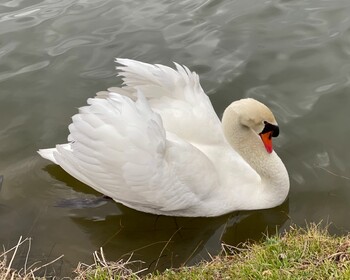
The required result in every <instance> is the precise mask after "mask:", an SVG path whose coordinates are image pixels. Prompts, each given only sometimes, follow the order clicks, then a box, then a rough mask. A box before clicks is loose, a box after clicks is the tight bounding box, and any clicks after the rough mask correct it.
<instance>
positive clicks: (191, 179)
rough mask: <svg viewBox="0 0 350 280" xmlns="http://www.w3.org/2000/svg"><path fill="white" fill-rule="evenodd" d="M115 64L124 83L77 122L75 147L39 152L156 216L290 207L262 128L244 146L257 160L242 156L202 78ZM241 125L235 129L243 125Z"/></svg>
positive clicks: (179, 69)
mask: <svg viewBox="0 0 350 280" xmlns="http://www.w3.org/2000/svg"><path fill="white" fill-rule="evenodd" d="M117 62H118V63H119V64H121V65H122V66H119V67H118V68H117V69H118V70H119V71H120V75H121V76H122V77H123V81H124V86H123V87H121V88H118V87H114V88H110V89H109V90H108V91H106V92H99V93H97V96H96V97H95V98H89V99H88V101H87V103H88V106H85V107H81V108H79V113H78V114H76V115H75V116H73V118H72V119H73V122H72V124H70V125H69V131H70V135H69V136H68V141H69V143H68V144H63V145H57V146H56V148H52V149H42V150H39V154H40V155H41V156H42V157H44V158H46V159H48V160H50V161H52V162H54V163H56V164H58V165H60V166H61V167H62V168H63V169H64V170H65V171H67V172H68V173H69V174H71V175H72V176H74V177H75V178H77V179H78V180H80V181H82V182H84V183H85V184H87V185H89V186H91V187H92V188H94V189H95V190H97V191H99V192H101V193H103V194H105V195H107V196H109V197H111V198H113V199H114V200H115V201H117V202H120V203H122V204H124V205H126V206H129V207H131V208H134V209H137V210H140V211H144V212H149V213H154V214H163V215H175V216H216V215H222V214H224V213H227V212H231V211H234V210H239V209H259V208H267V207H273V206H275V205H278V204H280V203H282V202H283V200H284V199H285V197H286V195H287V193H288V189H289V180H288V174H287V172H286V170H285V168H284V165H283V163H282V162H281V161H280V159H279V158H278V156H277V155H276V154H275V152H273V153H271V154H269V153H267V152H266V151H265V150H264V145H263V144H262V142H261V140H260V138H259V137H258V133H259V132H260V131H254V133H255V135H256V136H255V135H253V136H251V135H250V139H248V140H246V141H245V142H246V145H247V146H248V145H249V146H250V147H251V149H252V155H251V157H252V158H253V163H252V160H251V159H250V158H249V156H248V157H247V156H246V155H245V153H244V152H243V153H240V151H236V150H237V148H236V147H235V144H233V142H232V141H231V140H230V139H227V135H226V137H225V134H226V133H225V131H224V130H223V125H222V124H221V122H220V120H219V118H218V117H217V115H216V114H215V111H214V109H213V107H212V105H211V103H210V100H209V98H208V96H207V95H206V94H205V93H204V92H203V90H202V88H201V86H200V83H199V78H198V76H197V74H195V73H193V72H192V73H191V72H190V70H189V69H188V68H186V67H183V66H179V65H178V64H176V70H174V69H172V68H169V67H167V66H164V65H150V64H146V63H142V62H138V61H134V60H129V59H117ZM238 102H239V101H238ZM255 102H256V103H257V104H258V105H257V104H256V103H255ZM241 103H242V102H241ZM243 103H244V102H243ZM246 103H247V102H246ZM248 103H251V102H248ZM252 103H253V105H250V106H253V107H254V106H257V107H256V108H257V110H256V111H258V112H261V111H264V110H265V106H264V105H263V104H261V103H259V102H257V101H254V102H252ZM232 104H234V103H232ZM232 104H231V107H232ZM243 106H244V105H243ZM260 106H264V110H262V109H261V108H260ZM233 107H234V106H233ZM228 108H230V107H228ZM267 110H268V109H267ZM226 111H227V112H228V113H230V111H231V110H226ZM248 111H249V110H248ZM268 111H269V110H268ZM270 113H271V112H270V111H269V113H266V112H263V113H262V119H261V120H258V122H259V125H258V126H259V129H262V128H263V127H260V122H261V123H262V122H263V121H269V122H270V123H273V122H275V120H274V118H273V116H272V118H273V119H271V116H270ZM225 114H226V112H225ZM227 115H228V114H227ZM264 115H265V116H264ZM271 115H272V113H271ZM266 116H267V117H266ZM263 117H266V118H264V119H263ZM228 119H231V118H228ZM238 119H239V118H234V121H233V123H232V127H238V128H239V127H240V126H242V124H239V123H238V121H239V120H238ZM230 121H231V120H230ZM224 129H225V125H224ZM250 130H251V131H253V130H254V128H253V127H252V128H251V129H250ZM235 134H236V133H235ZM229 137H231V136H229ZM233 137H235V136H233ZM237 137H243V136H242V135H241V136H239V135H238V136H237ZM231 142H232V143H231ZM250 142H251V144H250ZM259 145H260V146H261V149H260V146H259ZM255 146H257V148H255ZM235 149H236V150H235ZM262 151H263V152H262ZM256 157H258V159H256ZM265 157H266V158H265ZM260 161H261V162H263V163H264V164H266V163H269V162H270V161H271V164H270V165H271V166H273V167H274V168H273V169H274V170H271V171H270V172H271V174H269V176H265V173H264V172H265V169H266V168H265V167H264V168H263V167H262V166H258V167H256V164H257V163H256V162H260ZM261 164H262V163H261ZM258 165H259V164H258ZM267 167H268V166H267ZM276 167H277V170H275V168H276ZM259 168H260V169H263V170H262V171H261V174H259V170H260V169H259ZM271 175H272V179H269V181H266V180H265V177H266V178H267V177H271Z"/></svg>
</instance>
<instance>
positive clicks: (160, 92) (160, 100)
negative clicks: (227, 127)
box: [109, 58, 223, 144]
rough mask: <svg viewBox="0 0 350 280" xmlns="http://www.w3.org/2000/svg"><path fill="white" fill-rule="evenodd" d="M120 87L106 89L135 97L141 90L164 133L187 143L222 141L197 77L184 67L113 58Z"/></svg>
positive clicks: (217, 124)
mask: <svg viewBox="0 0 350 280" xmlns="http://www.w3.org/2000/svg"><path fill="white" fill-rule="evenodd" d="M116 61H117V62H118V63H119V64H121V65H122V66H119V67H117V69H118V70H119V71H120V73H119V75H120V76H122V77H123V81H124V86H123V88H122V89H120V88H110V89H109V90H110V91H115V92H118V93H121V94H124V95H128V96H133V97H135V96H136V94H137V91H141V92H142V93H143V94H144V96H145V97H146V99H147V100H148V102H149V104H150V106H151V108H152V110H153V111H155V112H157V113H158V114H159V115H160V116H161V118H162V120H163V125H164V128H165V130H166V131H169V132H172V133H174V134H176V135H177V136H179V137H180V138H182V139H185V140H187V141H189V142H190V143H199V144H213V143H218V142H220V141H223V133H222V128H221V123H220V120H219V118H218V117H217V115H216V113H215V111H214V109H213V106H212V104H211V102H210V100H209V98H208V96H207V95H206V94H205V93H204V91H203V89H202V87H201V85H200V83H199V77H198V75H197V74H196V73H194V72H191V71H190V70H189V69H188V68H187V67H186V66H180V65H178V64H176V63H175V65H176V70H174V69H172V68H170V67H167V66H164V65H159V64H156V65H151V64H147V63H143V62H139V61H134V60H130V59H120V58H119V59H117V60H116Z"/></svg>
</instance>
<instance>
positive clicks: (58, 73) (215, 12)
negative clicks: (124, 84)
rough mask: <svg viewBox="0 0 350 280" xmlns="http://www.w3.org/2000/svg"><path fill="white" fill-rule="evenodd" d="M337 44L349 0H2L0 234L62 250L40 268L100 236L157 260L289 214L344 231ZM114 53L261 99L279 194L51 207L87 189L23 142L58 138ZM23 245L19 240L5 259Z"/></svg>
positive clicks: (100, 241)
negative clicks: (271, 126) (213, 202)
mask: <svg viewBox="0 0 350 280" xmlns="http://www.w3.org/2000/svg"><path fill="white" fill-rule="evenodd" d="M349 55H350V2H349V1H348V0H345V1H340V0H338V1H336V0H328V1H327V0H324V1H320V0H314V1H312V0H309V1H306V0H295V1H287V0H284V1H282V0H281V1H261V0H256V1H251V0H249V1H248V0H237V1H231V0H221V1H215V0H211V1H199V0H195V1H193V0H188V1H170V0H169V1H155V0H153V1H143V0H142V1H141V0H138V1H136V0H135V1H122V0H118V1H117V0H114V1H112V0H109V1H107V0H103V1H102V0H100V1H99V0H75V1H72V0H64V1H52V0H26V1H23V0H4V1H1V3H0V172H1V174H3V175H4V178H5V179H4V180H5V181H4V184H3V187H2V190H1V192H0V244H4V245H5V246H6V247H7V248H9V247H10V246H12V245H14V244H15V243H16V242H17V240H18V238H19V237H20V236H21V235H22V236H24V237H32V238H33V242H32V248H31V253H30V258H29V259H30V262H34V261H36V260H42V261H45V260H52V259H54V258H56V257H58V256H60V255H61V254H64V255H65V256H64V258H63V259H62V260H61V261H59V262H57V263H56V264H55V266H54V268H51V270H52V269H55V273H56V274H57V275H61V276H63V275H70V271H71V270H72V267H75V266H76V264H77V262H78V261H84V262H87V263H91V262H92V255H91V254H92V252H93V251H94V250H98V249H99V247H101V246H103V247H104V251H105V253H106V256H107V257H108V258H109V259H118V258H120V257H123V258H127V257H128V254H129V253H130V252H133V251H134V252H135V253H134V259H142V260H144V261H145V266H149V267H150V269H151V270H152V269H154V267H155V264H156V262H157V259H158V258H159V257H160V259H159V262H158V268H159V269H164V268H166V267H169V266H178V265H181V264H183V263H187V264H193V263H195V262H196V261H198V260H200V259H201V258H208V257H209V256H208V253H210V254H215V253H217V252H218V251H219V250H220V248H221V247H220V243H221V241H224V242H226V243H229V244H233V245H236V244H238V243H239V242H242V241H246V240H248V239H259V238H261V237H262V236H263V233H264V232H266V230H267V229H268V230H269V231H270V232H275V231H276V229H277V230H280V231H282V230H283V229H285V228H286V227H288V225H289V224H290V223H296V224H298V225H304V223H305V221H308V222H311V221H314V222H320V221H321V220H323V221H326V222H329V223H332V225H331V231H332V232H333V233H337V234H341V233H345V232H347V231H349V229H350V219H349V217H348V216H349V215H348V213H349V211H350V203H349V201H350V178H348V177H350V153H349V151H348V142H349V140H348V139H349V138H350V126H349V116H350V113H349V105H350V89H349V82H350V58H349ZM115 57H126V58H133V59H137V60H142V61H146V62H150V63H162V64H166V65H171V64H172V61H176V62H178V63H180V64H185V65H187V66H188V67H189V68H190V69H192V70H195V71H196V72H197V73H198V74H199V75H200V78H201V83H202V85H203V88H204V89H205V91H206V92H207V93H208V94H209V95H210V98H211V100H212V102H213V105H214V108H215V110H216V111H217V113H218V114H219V115H221V114H222V112H223V110H224V108H225V107H226V106H227V105H228V104H229V103H230V102H231V101H233V100H236V99H238V98H242V97H254V98H257V99H259V100H260V101H262V102H264V103H265V104H266V105H268V106H269V107H270V108H271V109H272V110H273V112H274V113H275V116H276V118H277V120H278V122H279V124H280V128H281V134H280V137H278V138H277V139H276V141H275V144H274V145H275V149H276V151H277V152H278V154H279V155H280V156H281V158H282V159H283V161H284V162H285V165H286V166H287V169H288V171H289V174H290V179H291V191H290V195H289V198H288V200H287V201H286V202H285V203H284V204H283V205H282V206H280V207H278V208H276V209H270V210H264V211H251V212H238V213H232V214H231V215H227V216H223V217H218V218H210V219H204V218H196V219H189V218H188V219H181V218H178V219H176V220H175V219H173V218H169V217H159V218H157V217H156V216H152V215H148V214H143V213H139V212H136V211H134V210H130V209H128V208H126V207H123V206H121V205H118V204H116V203H114V202H112V201H110V202H108V203H107V204H105V205H103V206H101V207H98V208H90V209H70V208H59V207H55V205H56V204H57V202H59V201H62V200H64V199H72V198H82V197H94V196H96V195H98V194H97V193H96V192H94V191H93V190H92V189H90V188H89V187H88V186H85V185H83V184H81V183H79V182H78V181H76V180H75V179H73V178H72V177H70V176H69V175H68V174H66V173H65V172H64V171H62V170H61V169H60V168H59V167H57V166H55V165H51V164H50V163H49V162H48V161H45V160H43V159H41V158H40V157H39V155H37V154H36V150H37V149H39V148H47V147H52V146H54V145H55V144H56V143H64V142H66V138H67V135H68V129H67V127H68V125H69V123H70V118H71V116H72V115H73V114H75V113H76V112H77V108H78V107H80V106H83V105H85V104H86V99H87V98H89V97H92V96H94V94H95V92H97V91H100V90H103V89H106V88H108V87H111V86H116V85H120V80H119V79H118V78H116V77H115V75H116V71H115V65H114V62H113V60H114V58H115ZM168 241H170V242H168ZM166 244H167V245H166ZM165 246H166V247H165ZM24 258H25V249H23V251H21V252H20V254H19V257H18V259H17V261H16V265H21V263H23V260H24ZM49 272H50V271H49Z"/></svg>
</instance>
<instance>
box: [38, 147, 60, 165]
mask: <svg viewBox="0 0 350 280" xmlns="http://www.w3.org/2000/svg"><path fill="white" fill-rule="evenodd" d="M56 151H57V149H56V148H51V149H39V151H38V154H39V155H41V156H42V157H43V158H45V159H48V160H50V161H52V162H53V163H55V164H57V160H56V159H55V157H54V155H53V154H54V152H56Z"/></svg>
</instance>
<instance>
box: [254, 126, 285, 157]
mask: <svg viewBox="0 0 350 280" xmlns="http://www.w3.org/2000/svg"><path fill="white" fill-rule="evenodd" d="M264 123H265V127H264V130H263V131H262V132H261V133H260V134H259V135H260V138H261V140H262V141H263V143H264V146H265V149H266V151H267V152H268V153H269V154H271V153H272V151H273V148H272V137H277V136H278V134H279V133H280V130H279V128H278V126H277V125H274V124H270V123H268V122H264Z"/></svg>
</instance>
